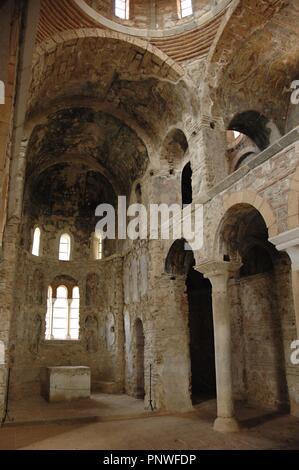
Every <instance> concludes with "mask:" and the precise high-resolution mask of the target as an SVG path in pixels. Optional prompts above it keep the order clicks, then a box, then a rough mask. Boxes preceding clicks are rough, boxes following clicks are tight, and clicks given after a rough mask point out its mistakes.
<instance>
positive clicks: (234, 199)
mask: <svg viewBox="0 0 299 470" xmlns="http://www.w3.org/2000/svg"><path fill="white" fill-rule="evenodd" d="M237 204H248V205H250V206H253V207H254V208H255V209H257V210H258V211H259V212H260V213H261V215H262V217H263V219H264V220H265V223H266V226H267V229H268V232H269V237H274V236H275V235H277V233H278V226H277V219H276V216H275V214H274V211H273V209H272V208H271V206H270V204H269V203H268V201H266V200H265V199H264V198H262V197H261V196H260V195H259V194H257V193H256V192H254V191H250V190H244V191H238V192H235V193H230V194H227V195H225V196H224V198H223V208H224V211H225V213H226V212H227V211H228V210H229V209H230V208H231V207H233V206H235V205H237ZM225 213H223V214H222V217H221V220H220V221H219V224H218V228H217V230H216V232H215V233H216V235H215V239H214V256H215V257H216V259H217V258H218V256H219V245H218V242H219V231H220V227H221V225H222V223H223V217H224V216H225Z"/></svg>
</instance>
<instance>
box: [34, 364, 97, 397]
mask: <svg viewBox="0 0 299 470" xmlns="http://www.w3.org/2000/svg"><path fill="white" fill-rule="evenodd" d="M41 395H42V396H43V397H44V398H45V399H46V400H47V401H49V402H57V401H66V400H75V399H78V398H90V368H89V367H83V366H75V367H74V366H72V367H67V366H59V367H46V368H45V369H43V370H42V373H41Z"/></svg>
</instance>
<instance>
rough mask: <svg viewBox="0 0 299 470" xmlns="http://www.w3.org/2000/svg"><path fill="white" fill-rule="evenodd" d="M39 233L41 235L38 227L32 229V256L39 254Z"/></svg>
mask: <svg viewBox="0 0 299 470" xmlns="http://www.w3.org/2000/svg"><path fill="white" fill-rule="evenodd" d="M40 235H41V232H40V229H39V228H38V227H36V229H35V230H34V234H33V243H32V254H33V255H34V256H39V248H40Z"/></svg>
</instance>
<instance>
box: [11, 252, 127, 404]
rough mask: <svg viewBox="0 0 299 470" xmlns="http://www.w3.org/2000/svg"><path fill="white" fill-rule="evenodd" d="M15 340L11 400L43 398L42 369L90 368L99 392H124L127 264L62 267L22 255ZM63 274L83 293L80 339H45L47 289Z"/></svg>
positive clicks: (116, 259)
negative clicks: (124, 269) (124, 271)
mask: <svg viewBox="0 0 299 470" xmlns="http://www.w3.org/2000/svg"><path fill="white" fill-rule="evenodd" d="M19 259H20V262H19V264H18V271H17V285H19V286H20V288H19V289H18V290H17V291H16V292H15V298H16V302H15V321H14V331H13V335H12V338H11V349H12V351H13V367H12V378H11V388H10V396H11V397H13V398H19V397H21V396H29V395H32V394H33V393H39V377H40V372H41V368H42V367H47V366H63V365H65V366H68V365H69V366H76V365H82V366H89V367H90V368H91V383H92V389H93V390H103V391H107V390H109V391H112V392H122V391H123V386H124V380H123V341H124V340H123V337H124V335H123V318H122V312H123V292H122V276H121V273H122V260H121V258H119V257H111V258H109V259H105V260H102V261H90V260H86V261H85V262H84V263H82V262H75V261H74V262H72V261H69V262H61V261H60V262H59V261H54V260H50V259H47V258H46V257H43V258H38V257H34V256H32V255H30V254H28V253H26V252H24V251H20V258H19ZM57 275H64V276H71V277H72V278H74V279H75V280H76V281H77V282H78V286H79V289H80V337H79V340H78V341H76V340H65V341H62V340H45V316H46V311H47V289H48V286H49V285H50V284H51V283H52V281H53V279H54V278H55V277H57Z"/></svg>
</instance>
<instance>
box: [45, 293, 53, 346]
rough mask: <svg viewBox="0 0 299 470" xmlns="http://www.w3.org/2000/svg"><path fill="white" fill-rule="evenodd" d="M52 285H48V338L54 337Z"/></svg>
mask: <svg viewBox="0 0 299 470" xmlns="http://www.w3.org/2000/svg"><path fill="white" fill-rule="evenodd" d="M52 305H53V302H52V287H51V286H49V287H48V297H47V314H46V339H52V319H53V315H52Z"/></svg>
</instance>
